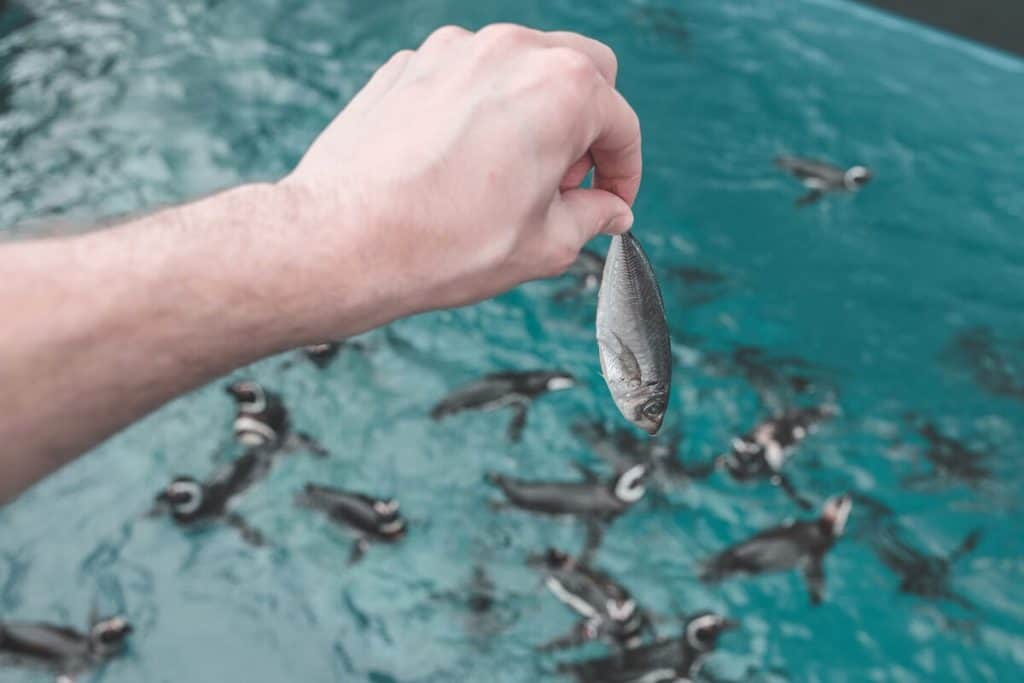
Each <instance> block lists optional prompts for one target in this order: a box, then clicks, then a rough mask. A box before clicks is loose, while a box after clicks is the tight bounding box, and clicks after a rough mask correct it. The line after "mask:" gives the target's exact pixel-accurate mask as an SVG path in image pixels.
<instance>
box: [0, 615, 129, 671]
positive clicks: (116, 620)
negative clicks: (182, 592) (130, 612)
mask: <svg viewBox="0 0 1024 683" xmlns="http://www.w3.org/2000/svg"><path fill="white" fill-rule="evenodd" d="M131 632H132V626H131V624H129V623H128V621H127V620H125V619H124V618H123V617H111V618H108V619H99V620H96V621H94V622H93V624H92V626H91V627H90V628H89V632H88V633H82V632H81V631H78V630H76V629H73V628H69V627H67V626H55V625H53V624H46V623H30V622H3V621H0V658H2V659H3V660H4V661H5V663H6V662H9V663H10V664H12V665H14V666H34V667H43V668H46V669H48V670H51V671H53V672H55V673H56V674H57V675H58V678H57V681H58V683H72V682H73V681H74V679H75V676H77V675H78V674H81V673H84V672H86V671H88V670H89V669H92V668H95V667H97V666H99V665H101V664H103V663H104V662H106V661H107V660H109V659H111V658H113V657H115V656H116V655H118V654H119V653H120V652H121V650H122V649H123V648H124V644H125V640H126V639H127V638H128V636H129V635H130V634H131Z"/></svg>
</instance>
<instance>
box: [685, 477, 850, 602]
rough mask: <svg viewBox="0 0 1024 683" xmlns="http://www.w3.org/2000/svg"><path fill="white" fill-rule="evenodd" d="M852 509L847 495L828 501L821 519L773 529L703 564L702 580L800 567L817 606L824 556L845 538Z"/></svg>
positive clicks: (821, 593) (823, 587) (823, 576)
mask: <svg viewBox="0 0 1024 683" xmlns="http://www.w3.org/2000/svg"><path fill="white" fill-rule="evenodd" d="M852 507H853V498H852V497H851V496H849V495H848V494H843V495H841V496H835V497H833V498H829V499H828V500H827V501H825V505H824V507H823V509H822V512H821V516H820V517H819V518H817V519H811V520H804V521H799V522H790V523H788V524H783V525H782V526H777V527H773V528H771V529H767V530H765V531H762V532H761V533H759V534H756V535H755V536H753V537H751V538H750V539H748V540H746V541H743V542H742V543H739V544H738V545H734V546H732V547H731V548H727V549H726V550H724V551H722V552H721V553H719V554H717V555H715V556H714V557H712V558H711V559H709V560H708V561H707V562H705V563H704V566H703V568H702V571H701V576H700V578H701V580H702V581H708V582H712V581H721V580H723V579H727V578H730V577H732V576H735V575H737V574H751V575H754V574H764V573H769V572H780V571H786V570H790V569H798V568H799V569H802V570H803V573H804V578H805V579H806V582H807V590H808V592H809V593H810V596H811V603H812V604H815V605H817V604H819V603H821V601H822V599H823V597H824V591H825V567H824V564H823V563H824V559H825V554H826V553H828V551H829V550H831V548H832V546H833V545H835V542H836V541H837V540H839V538H840V537H841V536H842V535H843V531H844V530H845V529H846V521H847V519H848V518H849V516H850V510H851V509H852Z"/></svg>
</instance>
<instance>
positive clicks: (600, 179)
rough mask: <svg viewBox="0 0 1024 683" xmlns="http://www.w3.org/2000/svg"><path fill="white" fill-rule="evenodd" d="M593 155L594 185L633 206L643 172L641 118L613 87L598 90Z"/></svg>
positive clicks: (591, 110) (593, 109)
mask: <svg viewBox="0 0 1024 683" xmlns="http://www.w3.org/2000/svg"><path fill="white" fill-rule="evenodd" d="M587 112H588V113H589V115H590V116H592V117H594V121H592V123H593V124H594V125H592V127H591V131H594V132H593V133H592V136H593V138H592V139H591V140H590V143H589V149H590V155H591V156H592V157H593V159H594V167H595V171H594V187H595V188H597V189H599V190H607V191H608V192H612V193H614V194H617V195H618V196H620V197H622V199H623V201H625V202H626V203H627V204H629V205H630V206H632V205H633V202H634V200H636V195H637V192H638V191H639V190H640V178H641V176H642V175H643V156H642V154H641V137H640V119H639V117H637V115H636V112H635V111H633V107H631V106H630V105H629V103H628V102H626V98H624V97H623V96H622V94H621V93H619V91H618V90H616V89H615V88H612V87H607V86H606V87H599V88H597V89H596V90H595V94H594V99H593V106H591V107H589V108H588V109H587Z"/></svg>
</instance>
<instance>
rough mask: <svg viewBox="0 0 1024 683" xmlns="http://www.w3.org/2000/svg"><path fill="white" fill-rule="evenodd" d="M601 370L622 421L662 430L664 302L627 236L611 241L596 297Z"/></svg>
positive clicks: (668, 365) (668, 353) (667, 380)
mask: <svg viewBox="0 0 1024 683" xmlns="http://www.w3.org/2000/svg"><path fill="white" fill-rule="evenodd" d="M597 348H598V351H599V353H600V356H601V372H602V373H603V374H604V380H605V382H606V383H607V384H608V389H609V391H611V394H612V399H614V401H615V405H616V406H618V408H619V411H620V412H621V413H622V415H623V417H625V418H626V419H627V420H629V421H630V422H632V423H633V424H635V425H636V426H637V427H639V428H641V429H643V430H644V431H645V432H647V433H648V434H652V435H653V434H657V433H658V430H659V429H661V422H662V419H663V418H664V417H665V409H666V408H667V406H668V397H669V387H670V385H671V383H672V348H671V341H670V340H669V336H668V323H667V322H666V320H665V304H664V302H663V301H662V298H661V290H660V289H659V288H658V281H657V280H656V279H655V277H654V271H653V270H652V269H651V263H650V261H648V260H647V255H646V254H644V250H643V249H642V248H641V247H640V243H639V242H638V241H637V240H636V238H635V237H633V234H632V233H629V232H627V233H626V234H624V235H617V236H615V237H613V238H612V244H611V246H610V247H609V248H608V257H607V258H606V259H605V262H604V274H603V275H602V277H601V289H600V290H599V291H598V293H597Z"/></svg>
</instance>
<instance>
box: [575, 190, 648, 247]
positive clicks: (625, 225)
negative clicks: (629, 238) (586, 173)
mask: <svg viewBox="0 0 1024 683" xmlns="http://www.w3.org/2000/svg"><path fill="white" fill-rule="evenodd" d="M562 202H563V204H564V205H565V208H566V209H567V210H568V212H569V215H571V216H572V217H573V219H574V221H575V223H576V227H577V229H578V230H579V231H580V238H581V240H582V242H586V241H588V240H590V238H591V237H593V236H594V235H597V234H600V233H602V232H603V233H607V234H609V235H620V234H622V233H624V232H626V231H627V230H629V229H630V228H631V227H633V211H632V210H631V209H630V208H629V204H627V203H626V202H625V201H623V200H622V197H620V196H618V195H616V194H612V193H611V192H608V191H606V190H597V189H593V188H576V189H572V190H566V191H564V192H562Z"/></svg>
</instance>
